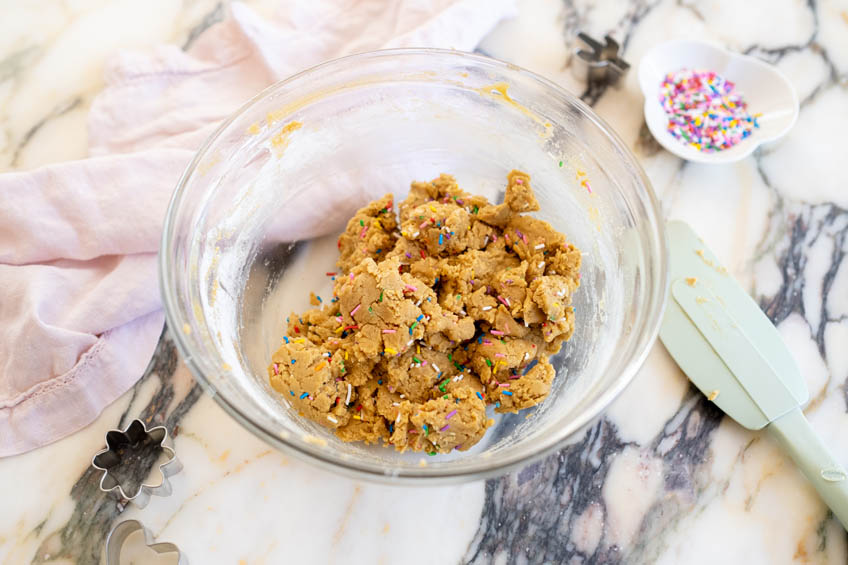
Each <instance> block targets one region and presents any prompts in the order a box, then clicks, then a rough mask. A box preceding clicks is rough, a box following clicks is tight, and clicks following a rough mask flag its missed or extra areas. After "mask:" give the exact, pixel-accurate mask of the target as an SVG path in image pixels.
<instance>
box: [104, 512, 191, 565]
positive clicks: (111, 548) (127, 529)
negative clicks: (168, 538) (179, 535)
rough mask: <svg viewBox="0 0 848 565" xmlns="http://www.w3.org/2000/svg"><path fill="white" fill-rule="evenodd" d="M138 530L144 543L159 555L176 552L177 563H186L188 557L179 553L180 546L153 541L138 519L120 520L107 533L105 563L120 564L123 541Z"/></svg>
mask: <svg viewBox="0 0 848 565" xmlns="http://www.w3.org/2000/svg"><path fill="white" fill-rule="evenodd" d="M139 530H141V531H142V532H144V545H146V546H147V547H148V548H150V549H152V550H153V551H155V552H156V553H158V554H160V555H162V554H165V553H176V555H177V563H178V564H179V565H188V559H187V558H186V557H185V556H184V555H183V554H182V553H180V548H178V547H177V546H176V545H174V544H173V543H170V542H160V543H153V535H152V534H151V533H150V530H148V529H147V528H145V527H144V524H142V523H141V522H139V521H138V520H126V521H124V522H120V523H119V524H117V525H116V526H115V527H114V528H112V531H111V532H109V535H108V536H107V537H106V565H121V548H123V546H124V542H125V541H126V540H127V538H128V537H129V536H130V535H132V534H133V533H135V532H137V531H139Z"/></svg>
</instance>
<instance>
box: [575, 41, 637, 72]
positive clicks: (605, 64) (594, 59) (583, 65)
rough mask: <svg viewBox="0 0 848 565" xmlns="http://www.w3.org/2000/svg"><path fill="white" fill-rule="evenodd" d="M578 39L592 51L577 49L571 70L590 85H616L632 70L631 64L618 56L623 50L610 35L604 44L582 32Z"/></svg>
mask: <svg viewBox="0 0 848 565" xmlns="http://www.w3.org/2000/svg"><path fill="white" fill-rule="evenodd" d="M577 38H578V39H580V40H581V41H583V43H585V44H586V45H588V46H589V47H590V50H586V49H583V48H580V47H578V48H577V49H575V50H574V59H573V62H572V65H571V68H572V70H573V72H574V74H575V75H576V76H577V78H580V79H584V78H585V80H586V81H587V82H588V83H589V85H601V84H610V85H612V84H615V83H616V82H618V79H620V78H621V76H622V75H623V74H624V73H626V72H627V70H628V69H629V68H630V63H628V62H627V61H625V60H624V59H622V58H621V57H619V56H618V53H619V51H620V49H621V48H620V46H619V45H618V42H617V41H616V40H615V39H613V38H612V37H610V36H609V35H605V36H604V43H601V42H600V41H597V40H596V39H593V38H592V37H590V36H589V35H587V34H585V33H583V32H582V31H581V32H580V33H578V34H577Z"/></svg>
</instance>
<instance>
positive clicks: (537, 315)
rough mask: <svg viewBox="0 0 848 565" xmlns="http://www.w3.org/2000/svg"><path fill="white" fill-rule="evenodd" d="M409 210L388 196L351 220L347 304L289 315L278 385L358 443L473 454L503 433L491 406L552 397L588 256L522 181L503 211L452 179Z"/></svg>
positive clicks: (344, 245)
mask: <svg viewBox="0 0 848 565" xmlns="http://www.w3.org/2000/svg"><path fill="white" fill-rule="evenodd" d="M398 208H399V214H398V216H396V215H395V211H394V202H393V200H392V195H390V194H388V195H386V196H384V197H383V198H381V199H379V200H376V201H374V202H372V203H370V204H369V205H367V206H365V207H364V208H362V209H361V210H359V211H358V212H357V213H356V215H355V216H354V217H353V218H351V220H350V221H349V222H348V224H347V227H346V229H345V231H344V233H343V234H342V235H341V236H340V237H339V240H338V248H339V260H338V266H339V268H340V269H341V272H340V273H338V274H337V275H336V282H335V286H334V294H333V298H332V300H331V301H325V302H324V303H323V304H322V305H321V307H319V308H313V309H311V310H308V311H306V312H304V313H302V314H300V315H298V314H295V313H292V314H291V316H290V317H289V318H288V327H287V331H286V335H285V336H284V337H283V340H282V342H283V343H282V345H281V346H280V348H279V350H277V352H276V353H274V355H273V357H272V360H271V364H270V365H269V367H268V375H269V378H270V382H271V386H272V387H273V388H274V389H275V390H277V391H278V392H280V393H281V394H282V395H284V397H285V398H286V399H287V400H288V401H289V402H290V403H291V405H292V406H293V407H294V408H296V409H297V410H298V412H299V413H300V414H301V415H302V416H304V417H306V418H309V419H310V420H314V421H315V422H318V423H319V424H321V425H323V426H326V427H329V428H333V429H334V430H335V433H336V434H337V435H338V437H340V438H341V439H342V440H344V441H364V442H366V443H378V442H383V443H385V444H388V445H391V446H394V448H395V449H397V450H400V451H404V450H407V449H410V450H414V451H426V452H428V453H431V454H434V453H447V452H449V451H451V450H453V449H459V450H466V449H468V448H470V447H471V446H472V445H474V444H475V443H477V442H478V441H480V439H481V438H482V437H483V434H484V433H485V432H486V429H487V428H488V427H489V426H491V425H492V423H493V421H492V419H490V418H489V417H488V416H487V414H486V407H487V405H490V404H491V405H494V410H495V411H496V412H517V411H519V410H521V409H524V408H528V407H530V406H534V405H536V404H538V403H539V402H541V401H542V400H544V398H545V397H546V396H547V394H548V392H549V390H550V386H551V382H552V381H553V378H554V369H553V367H552V366H551V364H550V362H549V361H548V358H549V356H550V355H552V354H554V353H556V352H557V351H559V349H560V347H561V345H562V342H563V341H565V340H567V339H569V338H570V337H571V335H572V333H573V332H574V311H573V308H572V307H571V297H572V295H573V293H574V292H575V290H576V289H577V287H578V285H579V277H580V275H579V271H580V251H579V250H578V249H576V248H575V247H574V246H573V245H571V244H570V243H568V242H567V241H566V239H565V237H564V236H563V235H562V234H560V233H558V232H556V231H555V230H554V229H553V228H552V227H551V226H550V225H549V224H548V223H547V222H543V221H541V220H537V219H535V218H532V217H530V216H525V215H523V214H524V213H526V212H532V211H535V210H538V209H539V204H538V202H537V201H536V198H535V196H534V194H533V190H532V188H531V186H530V176H529V175H527V174H525V173H522V172H520V171H512V172H511V173H509V175H508V183H507V187H506V195H505V199H504V202H503V203H502V204H491V203H489V202H488V201H487V200H486V199H485V198H483V197H481V196H472V195H470V194H467V193H466V192H464V191H462V190H460V188H459V187H458V186H457V183H456V181H455V180H454V178H453V177H451V176H450V175H446V174H443V175H441V176H439V178H437V179H434V180H433V181H431V182H414V183H412V186H411V189H410V192H409V196H408V197H407V198H406V199H405V200H404V201H403V202H401V203H400V204H399V206H398ZM311 303H312V304H313V305H315V306H317V305H319V302H318V300H316V298H315V296H314V294H312V295H311Z"/></svg>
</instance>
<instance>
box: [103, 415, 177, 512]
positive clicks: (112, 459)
mask: <svg viewBox="0 0 848 565" xmlns="http://www.w3.org/2000/svg"><path fill="white" fill-rule="evenodd" d="M167 441H168V430H166V429H165V427H164V426H156V427H155V428H151V429H149V430H148V429H147V427H146V426H145V425H144V422H142V421H141V420H133V421H132V422H130V425H129V426H127V428H126V429H125V430H109V431H108V432H106V449H104V450H102V451H99V452H97V453H96V454H95V455H94V457H93V458H92V460H91V465H92V466H93V467H94V468H95V469H98V470H100V471H103V477H102V478H101V479H100V490H101V491H103V492H114V493H116V494H117V495H118V497H119V498H121V500H126V501H130V502H132V503H133V504H135V505H136V506H138V507H139V508H144V507H145V506H147V503H148V502H149V501H150V496H151V495H156V496H168V495H170V494H171V483H170V482H168V477H170V476H171V475H174V474H175V473H178V472H180V470H182V468H183V466H182V463H180V461H179V460H178V459H177V454H176V452H175V451H174V450H173V448H171V447H170V446H168V445H165V444H166V442H167ZM151 447H155V448H156V453H155V455H154V454H153V453H151V449H150V448H151ZM161 451H164V453H165V454H166V456H167V458H168V459H167V461H165V462H164V463H162V464H161V465H159V473H160V474H161V476H162V482H161V483H159V484H158V485H157V484H147V483H144V482H143V479H144V478H145V477H146V476H147V474H148V473H149V469H150V466H151V465H153V463H155V461H156V459H158V457H159V455H160V452H161ZM122 467H127V468H129V469H130V470H131V471H132V472H134V473H138V474H142V473H143V476H140V477H139V478H138V485H139V486H138V488H137V489H136V491H135V492H126V490H124V487H123V485H121V483H120V481H119V480H118V479H117V478H116V477H115V474H114V471H115V470H116V469H118V468H122Z"/></svg>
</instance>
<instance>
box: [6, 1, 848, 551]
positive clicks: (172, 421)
mask: <svg viewBox="0 0 848 565" xmlns="http://www.w3.org/2000/svg"><path fill="white" fill-rule="evenodd" d="M520 10H521V15H520V16H519V17H518V18H517V19H516V20H514V21H510V22H505V23H504V24H502V26H501V27H500V28H499V29H498V30H496V31H495V32H494V33H493V34H492V35H491V36H490V37H489V38H487V40H486V41H484V42H483V44H482V45H481V46H480V51H481V52H483V53H486V54H489V55H491V56H494V57H498V58H502V59H505V60H509V61H512V62H515V63H516V64H519V65H522V66H525V67H527V68H529V69H530V70H533V71H536V72H539V73H541V74H544V75H545V76H547V77H549V78H551V79H552V80H554V81H556V82H558V83H560V84H562V85H563V86H564V87H565V88H568V89H569V90H571V91H572V92H575V93H577V94H579V95H580V96H581V98H582V99H583V100H584V101H586V102H587V103H589V104H591V105H592V106H593V107H594V108H595V109H596V111H597V112H598V113H599V114H600V115H601V116H602V117H603V118H604V119H606V120H607V121H608V122H609V123H610V124H611V125H612V126H613V127H614V128H615V129H616V130H617V131H618V132H619V134H620V135H621V137H622V138H623V139H624V140H625V142H626V143H627V144H628V145H629V146H630V147H631V148H632V150H633V151H634V153H636V155H637V157H639V159H640V160H641V162H642V164H643V166H644V167H645V169H646V171H647V172H648V175H649V176H650V178H651V181H652V183H653V184H654V187H655V189H656V191H657V193H658V194H659V196H660V197H661V199H662V206H663V210H664V212H665V214H666V215H667V216H668V217H670V218H672V217H673V218H679V219H684V220H687V221H689V222H690V223H692V224H693V225H695V226H696V228H697V229H698V230H699V231H700V233H701V235H702V236H703V237H704V239H705V240H706V242H707V243H708V245H710V247H711V248H713V250H714V251H715V252H716V254H717V255H718V256H719V257H720V258H721V259H722V261H723V262H724V263H725V264H726V265H727V267H728V268H729V269H730V271H731V272H732V274H733V275H734V276H736V277H738V278H739V279H740V280H742V281H743V283H744V284H746V285H747V287H748V288H749V290H750V292H751V294H752V295H753V296H754V297H755V298H756V300H757V301H758V302H759V304H760V305H761V307H762V309H763V310H764V311H765V312H766V314H767V315H768V316H769V317H770V318H771V319H772V321H773V322H775V324H777V325H778V328H779V330H780V331H781V334H782V336H783V337H784V339H785V341H786V342H787V344H788V346H789V348H790V350H791V351H792V353H793V355H795V357H796V359H797V360H798V363H799V366H800V367H801V370H802V373H803V374H804V376H805V378H806V380H807V383H808V386H809V388H810V396H811V401H810V404H809V405H808V407H807V409H806V413H807V416H808V417H809V418H810V420H811V422H812V425H813V426H814V427H815V428H816V429H817V431H819V432H820V433H821V434H822V435H823V436H824V437H825V439H826V441H828V443H829V444H830V445H831V446H833V448H834V451H835V453H836V456H837V458H839V459H840V460H841V461H842V462H843V463H848V441H846V439H845V438H846V437H848V386H846V382H848V347H846V344H848V261H846V251H848V241H846V238H848V235H847V234H848V196H846V195H848V191H846V190H845V188H846V187H848V173H846V172H845V168H844V165H843V163H842V162H839V160H838V159H833V158H831V157H829V155H831V154H832V153H829V151H831V148H832V147H835V146H841V145H844V142H843V140H842V138H843V137H844V135H843V134H842V131H843V130H844V126H845V118H844V117H845V116H848V57H846V56H845V55H844V53H843V51H844V45H845V44H844V43H840V37H841V36H840V35H839V30H840V29H841V30H842V33H843V34H846V35H848V5H845V4H844V1H843V2H840V1H810V2H806V3H802V2H789V1H775V2H767V1H764V0H760V1H756V0H755V1H752V2H746V3H744V4H743V3H734V2H731V1H730V0H721V1H718V2H714V3H710V4H705V3H702V2H693V1H688V0H676V1H674V0H657V1H651V2H648V1H643V0H632V1H629V2H620V3H618V2H600V3H595V2H591V1H589V0H576V1H568V2H553V1H542V0H526V1H523V2H520ZM183 11H184V12H185V14H184V16H183V17H182V19H181V23H180V25H179V26H178V29H176V30H171V32H170V33H171V36H172V37H173V40H174V42H176V43H177V44H179V45H182V46H184V47H187V46H189V45H190V44H191V43H192V42H193V41H195V40H196V38H197V37H198V36H199V35H200V34H201V33H202V32H203V30H205V29H206V28H208V27H209V26H210V25H212V24H214V23H215V22H216V21H218V20H220V19H221V18H222V17H223V16H224V14H225V11H226V3H222V2H217V1H214V0H208V1H207V0H195V1H194V2H187V3H186V4H185V5H184V6H183ZM119 13H120V12H119V11H116V14H119ZM80 17H82V16H80ZM116 17H118V16H117V15H116ZM773 21H774V22H780V23H779V24H777V23H773ZM840 21H841V22H842V23H841V24H840ZM48 24H50V22H48ZM50 25H53V24H50ZM839 25H843V26H844V27H843V28H839V27H838V26H839ZM45 26H46V27H48V28H49V25H47V24H45ZM0 28H2V26H0ZM50 29H53V28H50ZM578 30H586V31H588V32H590V33H592V34H595V35H598V36H602V35H603V34H604V33H611V34H613V35H614V36H615V37H616V38H617V39H618V40H619V41H621V42H622V45H623V56H624V58H625V59H626V60H627V61H629V62H630V63H631V64H632V65H634V69H633V70H631V72H630V73H629V74H628V75H627V76H626V77H625V79H624V80H623V81H622V84H621V85H619V86H617V87H613V88H596V89H588V88H587V87H586V85H585V84H583V83H582V82H581V81H579V80H578V79H577V78H575V77H574V76H572V74H571V70H570V68H569V64H570V55H569V53H570V49H571V47H572V46H573V42H574V38H575V36H576V34H577V31H578ZM834 30H836V31H834ZM54 31H55V33H56V34H59V33H61V29H60V27H56V28H55V30H54ZM50 33H53V31H51V32H50ZM47 35H49V34H47V32H45V37H47ZM681 35H687V36H693V37H704V38H708V39H713V40H715V41H719V42H721V43H724V44H725V45H727V46H728V47H730V48H732V49H735V50H737V51H740V52H743V53H748V54H752V55H754V56H757V57H760V58H763V59H765V60H767V61H769V62H771V63H773V64H775V65H777V66H778V67H779V68H781V69H782V70H783V71H784V72H785V73H786V74H787V75H788V76H789V78H790V80H791V81H792V82H793V84H794V85H795V87H796V89H797V90H798V93H799V96H800V99H801V116H800V119H799V122H798V124H797V125H796V126H795V128H794V129H793V130H792V131H791V132H790V133H789V134H788V136H787V137H786V138H785V139H783V140H781V141H778V142H776V143H773V144H770V145H767V146H763V147H761V148H760V149H759V150H757V152H755V153H754V155H752V156H751V157H750V158H748V159H746V160H745V161H743V162H741V163H739V164H737V165H732V166H728V167H725V168H710V167H706V166H701V165H693V164H688V163H684V162H682V161H680V160H679V159H677V158H675V157H673V156H671V155H669V154H668V153H667V152H665V151H664V150H662V149H661V148H660V147H659V145H658V144H657V143H656V142H655V141H654V140H653V138H652V137H651V136H650V133H649V132H648V131H647V128H646V127H645V125H644V120H643V119H642V116H641V103H642V99H641V96H640V95H639V94H638V88H637V87H636V84H635V72H634V70H635V68H636V65H637V64H638V61H639V58H640V56H641V54H642V53H643V52H644V51H645V50H646V49H647V48H649V47H650V46H651V45H652V44H653V43H655V42H656V41H660V40H662V39H666V38H671V37H679V36H681ZM49 50H50V41H48V40H45V39H43V38H42V39H38V38H34V39H32V41H28V42H24V43H22V44H21V45H20V46H18V48H16V49H14V50H12V51H10V52H8V53H0V100H4V101H7V102H8V101H12V102H14V97H15V96H16V92H17V89H20V88H23V87H26V86H27V80H28V79H27V77H28V72H29V70H30V69H31V68H33V66H34V65H37V64H38V61H39V60H40V58H41V57H42V56H43V55H44V53H46V52H49ZM4 85H5V86H4ZM2 88H5V89H7V90H2ZM97 88H98V86H97V85H96V84H87V83H86V84H82V83H81V84H75V85H69V86H68V87H67V88H66V89H65V90H59V91H57V93H56V94H55V96H53V97H52V98H45V99H43V100H40V101H39V102H38V104H40V105H33V108H31V109H30V111H29V112H28V114H27V115H26V116H10V115H8V114H6V113H3V111H0V131H2V132H3V134H2V136H0V138H2V139H0V166H4V167H29V166H35V165H37V164H40V162H42V161H40V159H46V158H47V157H41V156H46V155H56V154H57V151H58V150H57V149H56V148H55V146H54V145H52V144H53V143H55V141H54V138H55V136H53V135H46V134H50V133H51V132H52V131H54V130H53V129H52V128H55V127H58V126H57V124H59V125H60V126H62V127H66V126H67V127H68V128H69V129H72V128H71V126H73V125H74V124H75V125H76V127H77V128H84V122H83V121H82V120H79V121H74V120H78V117H77V116H78V115H84V110H85V108H87V105H88V104H89V103H90V100H91V97H92V95H93V93H94V92H96V91H97ZM840 112H842V113H840ZM61 120H65V121H61ZM45 133H46V134H45ZM74 151H81V150H80V149H79V148H78V147H76V146H73V147H69V148H62V149H61V151H60V152H59V154H61V155H65V156H68V155H70V156H73V155H74ZM843 153H844V151H843ZM135 417H138V418H141V419H142V420H144V421H145V422H147V423H149V424H153V425H155V424H163V425H165V426H166V427H167V428H168V429H169V432H170V433H171V434H172V436H174V438H175V444H176V448H177V450H178V451H179V454H180V458H181V459H182V460H183V461H184V463H185V470H184V472H183V473H181V474H179V475H176V476H175V477H174V478H173V479H172V482H173V483H174V487H175V492H174V495H173V496H172V497H170V498H168V499H163V500H158V501H156V503H151V505H150V506H149V507H148V508H146V509H144V510H141V511H139V510H137V509H134V508H132V507H125V506H124V505H122V504H120V502H119V501H117V500H116V499H115V498H113V497H111V496H105V495H103V494H102V493H100V491H99V490H98V488H97V482H98V480H99V478H100V474H99V473H98V472H96V471H94V470H93V469H91V468H90V467H89V465H88V463H89V461H90V457H91V454H93V453H94V452H95V451H96V450H97V449H99V448H100V447H101V446H102V444H103V434H104V433H105V431H106V430H108V429H111V428H118V427H121V428H122V427H124V426H125V425H126V424H127V423H128V422H129V421H130V420H131V419H132V418H135ZM57 461H61V464H57ZM153 463H154V462H153V461H150V464H149V466H150V467H152V466H153ZM35 469H37V470H38V472H37V473H36V472H34V470H35ZM147 470H148V469H140V472H139V476H141V475H144V474H145V472H146V471H147ZM48 481H49V484H52V485H55V487H54V488H53V491H51V492H49V493H45V489H44V486H43V485H44V484H46V483H47V482H48ZM0 485H15V487H14V488H15V489H16V491H17V492H15V495H16V496H15V497H14V502H13V503H8V507H9V510H8V511H7V512H4V513H2V515H0V562H3V563H6V562H8V563H29V562H33V563H84V564H85V563H98V562H99V560H100V558H101V551H102V544H103V540H104V538H105V535H106V533H107V532H108V530H109V528H110V527H111V526H112V525H113V524H114V523H115V521H116V520H117V519H119V518H140V519H142V520H144V521H145V523H146V524H147V525H148V526H150V527H151V529H152V530H153V532H154V534H155V535H156V536H157V537H159V538H163V539H167V540H168V541H174V542H176V543H178V544H179V545H180V546H181V548H183V550H184V551H185V553H186V554H187V555H188V556H189V558H190V560H191V561H192V562H193V563H241V562H244V563H250V564H253V563H263V562H264V563H280V562H291V563H333V562H345V563H349V562H362V563H457V562H458V563H471V564H475V565H476V564H488V563H498V564H500V563H527V564H535V563H568V564H619V563H626V564H631V563H634V564H642V563H645V564H647V563H660V564H676V563H687V564H689V563H692V564H701V563H703V564H707V563H744V564H745V565H758V564H763V565H765V564H768V565H771V564H784V563H786V564H789V563H815V564H825V563H827V564H837V563H838V564H841V563H845V562H846V561H848V538H846V534H845V531H844V530H843V529H842V528H841V527H840V526H839V525H838V523H836V522H835V520H833V518H832V517H831V516H830V513H829V512H828V510H827V508H826V507H825V506H824V505H823V504H822V503H821V502H820V501H819V500H818V498H817V497H816V494H815V492H814V491H813V490H812V489H811V487H810V486H809V485H807V484H806V482H805V481H804V479H803V477H801V475H800V474H799V473H798V472H797V471H796V470H795V469H794V467H793V466H792V465H791V463H790V462H789V460H788V459H787V458H786V457H785V456H784V455H782V454H781V453H780V452H779V451H778V450H777V448H776V446H775V445H774V444H772V443H771V441H770V440H769V439H768V438H766V437H765V436H763V435H761V434H758V433H752V432H748V431H745V430H742V429H741V428H739V427H738V426H736V425H735V424H734V423H733V422H732V421H730V420H729V419H728V418H726V417H723V415H722V414H721V413H720V412H719V411H718V410H717V409H716V408H715V407H714V406H713V405H712V404H711V403H709V402H708V401H707V400H706V399H705V398H703V396H701V395H700V394H699V393H698V392H697V391H695V390H694V389H693V388H692V387H691V386H690V385H689V384H688V383H687V381H686V380H685V378H684V377H683V375H682V374H681V373H680V372H679V370H678V369H677V368H676V367H675V366H674V364H673V362H672V361H671V360H670V358H669V357H668V355H667V354H666V353H665V351H664V350H663V349H662V346H661V345H657V346H656V347H655V349H654V350H653V351H652V353H651V356H650V358H649V359H648V361H647V363H646V365H645V367H644V368H643V370H642V371H641V372H640V374H639V375H638V376H637V378H636V379H635V380H634V382H633V384H632V385H631V387H630V388H629V389H628V390H627V391H626V392H625V393H624V394H623V395H622V397H621V398H620V399H619V400H618V401H617V402H616V403H615V404H614V405H613V406H611V407H610V409H609V410H608V411H607V413H606V414H605V415H604V416H602V417H601V418H599V419H598V420H597V421H596V422H595V423H594V424H592V425H591V426H589V427H588V429H587V430H586V432H585V435H583V436H581V437H580V438H577V439H576V441H575V442H574V443H572V444H571V445H569V446H567V447H566V448H564V449H563V450H561V451H559V452H558V453H555V454H552V455H550V456H548V457H546V458H544V459H542V460H540V461H538V462H536V463H534V464H532V465H530V466H528V467H526V468H524V469H521V470H519V471H517V472H514V473H511V474H509V475H507V476H505V477H501V478H497V479H492V480H489V481H486V482H478V483H471V484H467V485H461V486H457V487H445V488H440V489H414V488H404V489H401V488H396V487H384V486H377V485H370V484H362V483H358V482H355V481H351V480H348V479H342V478H340V477H337V476H335V475H331V474H328V473H325V472H323V471H317V470H315V469H313V468H312V467H310V466H309V465H308V464H305V463H302V462H299V461H297V460H293V459H290V458H289V457H287V456H286V455H284V454H280V453H278V452H276V451H274V450H272V449H271V448H269V447H268V446H267V445H265V444H263V443H262V442H260V441H259V440H257V439H256V438H254V437H253V436H252V435H250V434H249V433H248V432H247V431H245V430H244V429H242V428H241V427H240V426H239V425H238V424H236V423H235V422H233V421H232V419H230V418H229V416H227V415H226V414H224V413H223V412H222V411H221V410H220V409H219V408H218V407H217V406H216V405H215V404H214V402H213V401H212V400H211V399H210V398H209V397H208V396H206V395H204V394H203V392H202V390H201V388H200V387H199V385H198V384H197V383H196V382H194V380H193V379H192V378H191V376H190V375H189V373H188V370H187V369H186V368H185V366H184V365H183V364H182V362H181V361H180V360H179V359H178V355H177V352H176V350H175V348H174V346H173V343H172V342H171V341H170V339H169V338H168V337H167V334H163V338H162V340H161V342H160V344H159V347H158V348H157V351H156V354H155V355H154V359H153V361H152V362H151V365H150V367H149V368H148V370H147V372H146V373H145V376H144V377H143V378H142V380H141V381H139V383H138V384H137V385H136V386H135V387H134V388H133V389H132V390H131V391H129V392H128V393H127V394H126V395H125V396H124V397H123V398H122V399H121V400H120V401H118V402H117V403H115V405H113V406H111V407H109V408H108V409H107V410H106V411H105V412H104V413H103V415H102V416H101V417H100V418H99V419H98V420H97V422H95V423H94V424H92V426H91V427H90V428H89V429H86V430H83V431H81V432H79V433H78V434H75V435H74V436H71V437H69V438H67V439H66V440H63V441H61V442H58V443H56V444H54V445H52V446H49V447H47V448H45V449H41V450H37V451H35V452H32V453H30V454H26V455H24V456H20V457H16V458H10V459H6V460H0ZM2 488H5V489H6V490H5V491H3V494H4V495H5V496H4V500H12V497H11V496H10V492H11V488H12V487H9V486H4V487H2ZM445 516H450V527H445V526H444V524H445V522H446V520H445ZM422 532H424V533H425V534H426V535H427V536H429V537H432V539H436V540H437V541H438V543H436V544H433V546H432V547H428V552H416V551H413V552H410V551H409V547H410V540H412V539H417V538H418V537H420V536H421V534H422ZM429 537H428V539H429Z"/></svg>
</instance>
